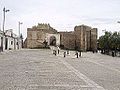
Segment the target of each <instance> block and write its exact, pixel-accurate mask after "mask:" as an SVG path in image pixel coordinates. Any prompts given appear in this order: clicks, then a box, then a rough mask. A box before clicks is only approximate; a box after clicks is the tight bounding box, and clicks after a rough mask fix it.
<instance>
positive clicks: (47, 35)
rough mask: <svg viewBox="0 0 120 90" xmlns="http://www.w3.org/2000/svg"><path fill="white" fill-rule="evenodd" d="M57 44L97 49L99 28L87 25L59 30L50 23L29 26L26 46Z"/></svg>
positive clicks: (65, 47) (64, 46) (67, 47)
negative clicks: (66, 30) (68, 29)
mask: <svg viewBox="0 0 120 90" xmlns="http://www.w3.org/2000/svg"><path fill="white" fill-rule="evenodd" d="M51 45H57V46H60V47H61V48H64V49H76V50H81V51H88V50H96V49H97V28H92V27H90V26H86V25H80V26H75V28H74V31H71V32H58V31H57V30H55V29H54V28H52V27H51V26H50V24H40V23H38V25H37V26H33V27H32V28H27V38H26V40H25V46H26V48H40V47H46V46H51Z"/></svg>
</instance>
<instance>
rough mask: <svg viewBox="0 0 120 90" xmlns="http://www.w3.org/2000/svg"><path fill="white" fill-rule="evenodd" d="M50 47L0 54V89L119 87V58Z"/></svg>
mask: <svg viewBox="0 0 120 90" xmlns="http://www.w3.org/2000/svg"><path fill="white" fill-rule="evenodd" d="M63 53H64V50H60V54H57V55H56V56H55V55H54V54H53V53H52V51H51V50H50V49H22V50H15V51H5V52H2V53H0V90H120V58H119V57H111V56H106V55H102V54H100V53H92V52H82V56H81V57H79V58H76V55H75V51H70V54H69V55H66V57H64V55H63Z"/></svg>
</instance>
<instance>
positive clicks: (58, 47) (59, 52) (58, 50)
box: [57, 46, 60, 54]
mask: <svg viewBox="0 0 120 90" xmlns="http://www.w3.org/2000/svg"><path fill="white" fill-rule="evenodd" d="M57 50H58V54H59V53H60V48H59V47H58V46H57Z"/></svg>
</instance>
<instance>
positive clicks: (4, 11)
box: [1, 7, 10, 51]
mask: <svg viewBox="0 0 120 90" xmlns="http://www.w3.org/2000/svg"><path fill="white" fill-rule="evenodd" d="M9 11H10V10H9V9H5V7H4V8H3V36H2V41H1V42H2V44H1V45H2V46H1V47H2V51H3V49H4V40H5V13H6V12H9Z"/></svg>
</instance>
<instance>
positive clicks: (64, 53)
mask: <svg viewBox="0 0 120 90" xmlns="http://www.w3.org/2000/svg"><path fill="white" fill-rule="evenodd" d="M52 50H53V54H54V55H55V56H56V55H57V54H60V48H59V47H58V46H56V47H53V48H52ZM67 55H70V51H69V50H65V51H64V52H63V57H66V56H67ZM75 56H76V58H79V57H81V56H82V54H81V51H80V52H78V51H75Z"/></svg>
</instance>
